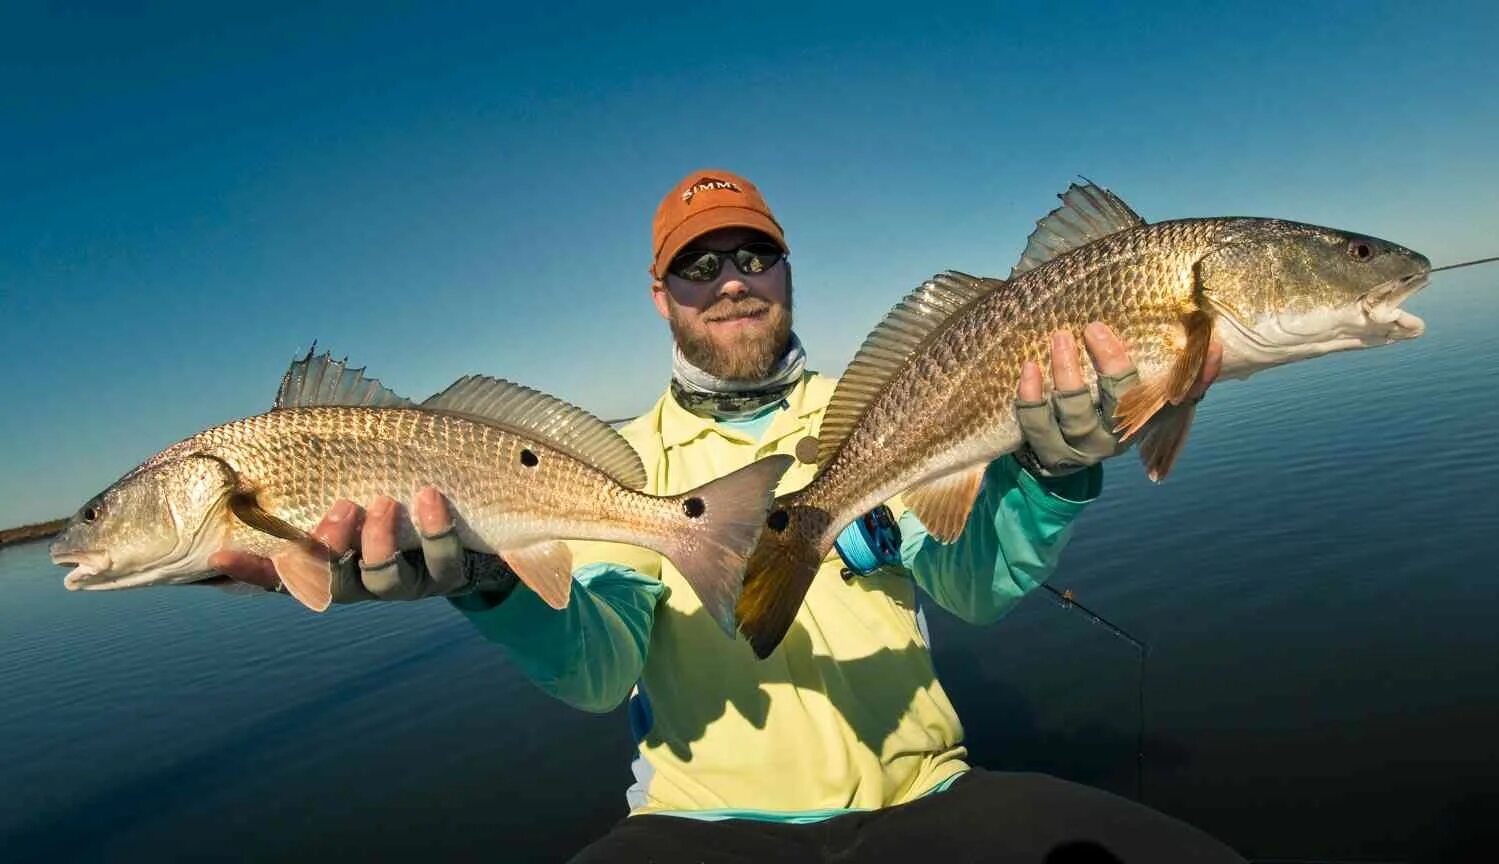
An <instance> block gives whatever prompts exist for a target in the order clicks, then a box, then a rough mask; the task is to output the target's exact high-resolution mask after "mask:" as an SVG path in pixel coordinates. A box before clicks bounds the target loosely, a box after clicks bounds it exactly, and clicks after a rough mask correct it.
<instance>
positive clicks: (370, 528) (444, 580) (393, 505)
mask: <svg viewBox="0 0 1499 864" xmlns="http://www.w3.org/2000/svg"><path fill="white" fill-rule="evenodd" d="M414 505H415V506H414V515H415V516H416V526H417V529H418V530H417V533H418V534H419V535H420V537H421V543H422V549H421V552H420V554H418V553H415V552H410V553H402V552H401V551H400V550H399V549H398V548H396V526H397V524H398V523H397V521H396V520H397V519H400V518H402V511H403V510H404V508H403V507H402V506H401V505H400V504H399V503H397V502H396V501H394V500H393V499H390V498H386V497H384V496H381V497H380V498H377V499H375V500H374V501H373V502H372V503H371V504H370V506H369V509H368V510H361V509H360V508H359V507H358V506H357V505H355V504H354V503H353V502H352V501H343V500H340V501H338V502H336V503H335V504H334V505H333V507H332V508H330V509H329V510H328V512H327V514H326V515H324V517H323V521H321V522H319V523H318V525H317V527H316V528H314V529H312V536H313V537H314V538H316V539H317V540H318V542H320V543H322V544H323V545H325V546H327V547H328V548H329V549H331V550H333V552H334V554H336V555H338V556H339V557H338V558H337V559H335V560H334V562H333V586H332V588H333V602H334V603H356V602H358V601H360V600H417V599H420V598H423V597H437V596H454V595H458V594H464V593H467V592H468V591H470V590H472V589H473V587H474V585H475V582H476V581H477V579H478V576H479V574H478V573H477V572H476V571H478V570H484V569H489V568H496V569H504V567H503V564H500V562H499V560H498V559H497V558H494V557H493V556H485V555H479V554H478V553H469V552H465V551H464V549H463V546H462V544H461V543H460V542H459V540H458V535H457V532H456V531H454V530H453V517H452V515H451V514H450V513H449V512H448V504H447V499H446V498H444V497H443V495H442V493H441V492H439V491H437V489H436V488H435V487H432V486H426V487H423V488H422V489H421V490H419V491H418V492H417V494H416V499H415V501H414ZM476 559H477V560H476ZM486 560H487V562H488V564H489V568H486V566H485V564H486ZM208 566H209V567H211V568H213V569H214V570H216V571H218V572H220V573H223V574H224V575H226V576H228V577H230V578H231V579H235V580H237V581H239V582H244V583H247V584H250V585H257V586H259V587H261V588H264V589H265V590H267V591H276V590H279V589H280V587H281V579H280V577H278V576H277V575H276V568H275V567H274V566H273V565H272V564H271V562H270V560H269V559H267V558H262V557H261V556H259V555H251V554H249V553H246V552H236V551H233V550H227V549H226V550H222V551H219V552H215V553H214V554H213V555H212V556H210V557H209V559H208ZM512 578H513V577H512Z"/></svg>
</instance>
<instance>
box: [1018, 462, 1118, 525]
mask: <svg viewBox="0 0 1499 864" xmlns="http://www.w3.org/2000/svg"><path fill="white" fill-rule="evenodd" d="M993 467H995V468H998V469H1000V471H1002V472H1003V473H1004V474H1006V475H1008V476H1012V477H1013V478H1014V482H1015V483H1016V484H1017V485H1019V486H1020V488H1021V489H1022V490H1024V491H1025V494H1026V497H1027V498H1029V499H1030V500H1031V501H1032V503H1034V504H1036V506H1038V507H1045V508H1047V509H1049V510H1052V511H1053V512H1056V513H1059V514H1065V515H1074V516H1075V515H1077V514H1078V513H1080V512H1081V511H1082V509H1083V507H1084V506H1086V505H1088V504H1092V503H1093V502H1094V501H1097V500H1098V496H1099V495H1100V494H1102V492H1103V463H1102V462H1099V463H1095V464H1093V465H1089V466H1088V467H1087V468H1084V469H1083V470H1081V471H1075V472H1073V473H1071V474H1068V475H1066V476H1065V477H1037V476H1036V475H1034V474H1032V473H1031V472H1029V471H1027V470H1025V468H1024V467H1022V466H1021V464H1020V463H1019V462H1017V461H1015V457H1014V456H1010V455H1008V454H1007V455H1004V456H1001V457H999V459H997V460H995V462H994V466H993ZM991 470H992V469H991Z"/></svg>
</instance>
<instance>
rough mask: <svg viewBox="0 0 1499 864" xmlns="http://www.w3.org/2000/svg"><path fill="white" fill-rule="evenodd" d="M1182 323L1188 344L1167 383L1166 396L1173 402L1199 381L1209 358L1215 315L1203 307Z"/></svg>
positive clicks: (1177, 360)
mask: <svg viewBox="0 0 1499 864" xmlns="http://www.w3.org/2000/svg"><path fill="white" fill-rule="evenodd" d="M1182 325H1183V326H1184V327H1185V328H1186V330H1187V344H1186V347H1184V348H1183V349H1182V353H1181V356H1180V357H1178V358H1176V363H1175V364H1173V365H1172V367H1171V379H1170V383H1169V384H1167V385H1166V393H1167V397H1166V398H1167V399H1168V400H1169V401H1170V402H1173V403H1177V402H1180V401H1181V400H1183V399H1185V398H1187V394H1188V393H1190V392H1191V390H1192V385H1193V384H1196V383H1197V376H1198V375H1200V374H1201V373H1202V365H1203V364H1204V363H1206V362H1207V359H1208V343H1209V342H1211V341H1212V338H1213V316H1212V315H1209V314H1208V313H1206V312H1204V311H1202V310H1201V309H1198V310H1197V311H1195V312H1191V313H1188V314H1187V315H1186V316H1185V317H1184V318H1183V319H1182Z"/></svg>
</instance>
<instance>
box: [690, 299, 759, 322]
mask: <svg viewBox="0 0 1499 864" xmlns="http://www.w3.org/2000/svg"><path fill="white" fill-rule="evenodd" d="M768 311H770V304H769V303H767V302H765V301H764V300H759V299H750V300H723V301H720V302H718V303H715V304H713V305H712V306H709V307H708V308H707V309H705V310H703V320H705V321H710V322H716V321H730V320H732V319H734V318H748V317H749V316H751V315H758V314H759V313H761V312H768Z"/></svg>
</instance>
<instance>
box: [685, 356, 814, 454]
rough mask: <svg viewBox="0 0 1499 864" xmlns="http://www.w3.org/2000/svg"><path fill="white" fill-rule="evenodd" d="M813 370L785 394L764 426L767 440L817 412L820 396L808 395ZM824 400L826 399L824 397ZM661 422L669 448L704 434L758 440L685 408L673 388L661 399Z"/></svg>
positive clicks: (797, 426)
mask: <svg viewBox="0 0 1499 864" xmlns="http://www.w3.org/2000/svg"><path fill="white" fill-rule="evenodd" d="M812 376H813V373H811V372H804V373H802V377H801V380H800V381H798V382H796V386H795V387H792V388H791V392H789V393H787V394H786V399H785V403H786V407H785V408H782V409H780V410H779V411H777V412H776V415H775V417H774V418H773V419H772V420H771V421H770V426H769V428H767V429H766V430H765V436H764V438H763V439H762V440H764V441H766V442H770V441H775V440H777V439H780V438H784V437H785V436H787V435H789V434H791V433H793V432H795V431H797V430H799V429H802V428H804V427H805V425H806V424H805V423H804V422H803V421H804V420H805V419H806V418H807V417H810V416H811V415H813V414H816V413H817V412H818V411H819V410H820V409H821V408H822V407H823V404H818V403H819V400H817V399H811V398H808V392H807V391H808V387H807V384H808V382H809V381H811V380H812ZM824 402H825V400H824ZM660 418H661V420H660V423H661V443H662V444H663V445H665V446H666V447H667V448H668V449H669V448H672V447H680V446H681V445H683V444H686V443H687V442H689V441H693V440H696V439H697V438H699V437H701V436H703V435H718V436H720V437H723V438H727V439H729V440H731V441H737V442H740V443H744V444H755V443H757V442H756V441H755V440H754V439H752V438H750V437H749V436H748V435H746V434H745V433H743V432H740V431H739V430H737V429H733V428H730V427H728V426H725V425H722V424H720V423H718V422H717V421H715V420H713V419H712V418H711V417H703V416H700V415H698V414H694V413H692V412H691V411H688V410H687V409H686V408H683V407H682V406H681V405H679V404H678V403H677V400H676V399H674V398H672V395H671V388H669V387H668V388H667V390H666V393H665V394H664V395H663V396H662V397H661V401H660Z"/></svg>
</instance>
